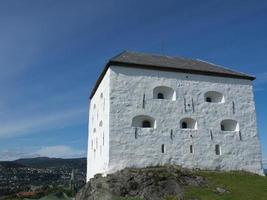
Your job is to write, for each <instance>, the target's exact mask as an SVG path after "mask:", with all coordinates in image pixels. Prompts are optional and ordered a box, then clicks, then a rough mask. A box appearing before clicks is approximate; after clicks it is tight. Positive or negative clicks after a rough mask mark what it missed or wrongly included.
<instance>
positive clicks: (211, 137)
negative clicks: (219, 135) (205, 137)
mask: <svg viewBox="0 0 267 200" xmlns="http://www.w3.org/2000/svg"><path fill="white" fill-rule="evenodd" d="M210 139H211V140H213V134H212V130H210Z"/></svg>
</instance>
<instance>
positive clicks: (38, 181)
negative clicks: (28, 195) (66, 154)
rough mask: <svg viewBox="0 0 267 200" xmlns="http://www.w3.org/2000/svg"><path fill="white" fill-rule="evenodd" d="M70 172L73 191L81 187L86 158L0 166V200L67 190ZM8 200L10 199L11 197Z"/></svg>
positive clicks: (25, 161) (27, 160)
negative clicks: (28, 193) (60, 189)
mask: <svg viewBox="0 0 267 200" xmlns="http://www.w3.org/2000/svg"><path fill="white" fill-rule="evenodd" d="M72 172H74V186H75V190H76V189H80V188H81V187H82V186H83V185H84V184H85V179H86V158H77V159H61V158H45V157H41V158H28V159H19V160H15V161H2V162H0V199H1V197H3V196H10V195H11V196H12V195H16V194H18V193H20V192H34V193H40V192H43V191H46V190H47V188H50V189H53V190H55V191H57V188H60V187H61V188H64V187H69V183H70V179H71V174H72ZM12 199H14V198H13V197H12Z"/></svg>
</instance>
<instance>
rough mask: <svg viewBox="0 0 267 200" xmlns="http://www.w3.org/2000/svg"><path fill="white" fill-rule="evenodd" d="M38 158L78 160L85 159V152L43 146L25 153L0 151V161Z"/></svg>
mask: <svg viewBox="0 0 267 200" xmlns="http://www.w3.org/2000/svg"><path fill="white" fill-rule="evenodd" d="M40 156H41V157H50V158H80V157H86V151H83V150H79V149H75V148H73V147H70V146H67V145H55V146H45V147H41V148H38V149H35V150H31V151H30V150H28V151H27V152H26V151H25V152H21V151H18V150H10V149H6V150H1V151H0V161H11V160H17V159H20V158H35V157H40Z"/></svg>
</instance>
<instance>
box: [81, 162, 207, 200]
mask: <svg viewBox="0 0 267 200" xmlns="http://www.w3.org/2000/svg"><path fill="white" fill-rule="evenodd" d="M187 185H191V186H203V185H206V182H205V180H204V179H203V178H202V177H200V176H195V175H193V174H192V172H191V171H188V170H182V169H181V168H179V167H177V166H160V167H148V168H141V169H133V168H128V169H124V170H121V171H118V172H116V173H114V174H110V175H108V176H107V177H101V176H99V175H97V176H95V177H94V178H93V179H91V180H90V182H88V183H87V184H86V186H85V187H84V188H82V189H81V190H80V191H79V193H78V194H77V196H76V200H111V199H112V198H114V197H140V198H143V199H144V200H162V199H165V197H167V196H171V197H176V198H177V199H184V188H183V187H184V186H187Z"/></svg>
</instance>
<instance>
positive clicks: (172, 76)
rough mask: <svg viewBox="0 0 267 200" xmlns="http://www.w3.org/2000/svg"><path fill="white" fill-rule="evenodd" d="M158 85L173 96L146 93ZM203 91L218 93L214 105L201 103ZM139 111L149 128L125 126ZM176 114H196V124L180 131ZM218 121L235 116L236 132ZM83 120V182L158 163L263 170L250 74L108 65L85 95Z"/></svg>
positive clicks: (185, 115)
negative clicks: (152, 121)
mask: <svg viewBox="0 0 267 200" xmlns="http://www.w3.org/2000/svg"><path fill="white" fill-rule="evenodd" d="M158 86H167V87H170V88H172V89H173V90H174V94H175V97H174V98H172V99H154V98H153V89H154V88H155V87H158ZM209 91H216V92H219V93H221V94H223V98H224V99H223V101H222V103H209V102H206V101H205V98H204V95H205V93H206V92H209ZM101 94H103V97H101ZM103 107H105V108H103ZM139 115H147V116H150V117H152V118H154V119H155V127H154V128H141V127H138V128H135V127H133V126H132V119H133V118H134V117H135V116H139ZM183 118H192V119H194V120H196V122H197V129H196V130H193V129H182V128H181V127H180V120H182V119H183ZM225 119H231V120H235V121H237V122H238V125H239V131H238V130H237V131H222V130H221V121H223V120H225ZM89 121H90V122H89V123H90V125H89V139H88V171H87V180H89V179H90V178H92V177H93V176H94V175H95V174H96V173H102V174H108V173H112V172H115V171H117V170H120V169H123V168H125V167H145V166H151V165H162V164H166V163H168V164H177V165H181V166H183V167H188V168H199V169H211V170H225V171H229V170H245V171H249V172H253V173H257V174H261V175H263V170H262V163H261V150H260V144H259V138H258V133H257V125H256V113H255V104H254V97H253V86H252V81H250V80H245V79H237V78H226V77H217V76H206V75H196V74H185V73H177V72H167V71H157V70H149V69H137V68H126V67H119V66H110V68H109V69H108V71H107V73H106V74H105V76H104V78H103V80H102V82H101V84H100V85H99V87H98V89H97V91H96V93H95V94H94V96H93V98H92V99H91V103H90V114H89ZM101 121H102V122H103V125H102V127H101V126H99V124H100V122H101ZM94 131H95V132H94ZM103 133H104V138H103ZM103 139H104V141H103ZM97 143H98V144H97ZM162 145H164V153H162ZM190 145H192V148H193V153H190ZM215 145H219V146H220V155H216V153H215Z"/></svg>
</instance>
